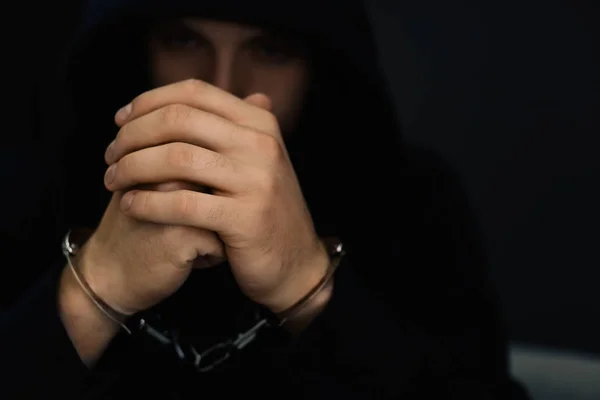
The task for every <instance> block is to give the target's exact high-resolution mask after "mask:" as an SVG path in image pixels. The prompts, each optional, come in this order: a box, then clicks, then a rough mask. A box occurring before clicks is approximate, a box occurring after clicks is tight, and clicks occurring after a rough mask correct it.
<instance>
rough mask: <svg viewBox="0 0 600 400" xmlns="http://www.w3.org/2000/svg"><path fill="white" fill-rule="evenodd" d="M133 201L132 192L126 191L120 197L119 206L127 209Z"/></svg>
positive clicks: (124, 209)
mask: <svg viewBox="0 0 600 400" xmlns="http://www.w3.org/2000/svg"><path fill="white" fill-rule="evenodd" d="M132 203H133V193H131V192H127V193H125V195H124V196H123V198H122V199H121V208H122V209H123V211H127V210H129V209H130V208H131V204H132Z"/></svg>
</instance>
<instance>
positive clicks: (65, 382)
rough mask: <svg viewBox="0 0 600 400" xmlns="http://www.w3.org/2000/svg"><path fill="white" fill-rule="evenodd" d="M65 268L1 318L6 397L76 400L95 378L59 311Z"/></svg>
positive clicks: (38, 285) (0, 388)
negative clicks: (61, 276)
mask: <svg viewBox="0 0 600 400" xmlns="http://www.w3.org/2000/svg"><path fill="white" fill-rule="evenodd" d="M59 274H60V269H56V270H53V271H51V273H49V274H48V275H47V276H45V277H44V279H42V280H40V281H39V282H38V283H37V284H36V286H35V287H34V288H32V290H30V291H29V292H27V294H26V295H25V296H24V297H22V298H21V299H20V300H19V301H18V302H17V304H16V305H14V306H13V307H11V308H10V309H9V310H8V311H6V312H3V313H2V315H0V354H1V355H2V357H1V365H2V371H3V372H2V374H3V379H2V384H1V385H0V390H1V392H2V397H3V398H7V399H16V398H27V399H34V398H36V399H37V398H51V397H57V398H58V397H60V398H75V394H76V393H79V391H80V389H81V386H80V384H81V383H83V382H84V381H85V380H86V379H87V378H88V376H89V370H88V368H87V367H86V366H85V365H84V364H83V362H82V361H81V359H80V358H79V355H78V354H77V351H76V350H75V348H74V346H73V344H72V343H71V340H70V338H69V336H68V334H67V332H66V330H65V328H64V326H63V324H62V321H61V319H60V317H59V314H58V311H57V295H56V293H57V290H56V287H57V284H58V279H59Z"/></svg>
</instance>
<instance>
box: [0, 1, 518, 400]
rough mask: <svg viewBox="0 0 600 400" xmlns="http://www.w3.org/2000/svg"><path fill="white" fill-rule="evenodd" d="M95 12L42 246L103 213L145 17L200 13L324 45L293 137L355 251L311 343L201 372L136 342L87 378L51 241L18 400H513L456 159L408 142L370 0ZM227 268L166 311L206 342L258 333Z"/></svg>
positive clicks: (278, 341) (37, 263)
mask: <svg viewBox="0 0 600 400" xmlns="http://www.w3.org/2000/svg"><path fill="white" fill-rule="evenodd" d="M86 10H87V11H86V13H85V18H84V24H83V29H82V31H81V32H80V34H79V35H78V36H77V41H76V42H75V43H74V44H73V49H72V51H71V53H70V57H69V62H68V65H66V66H65V72H66V74H65V76H64V78H65V80H66V86H67V88H68V90H67V91H66V93H67V96H68V98H69V104H70V108H69V110H70V111H69V112H70V114H68V115H69V116H70V118H69V119H68V124H67V125H64V126H61V127H60V129H49V130H48V132H47V133H46V135H47V136H46V140H47V142H46V143H48V148H51V149H52V151H51V152H50V153H51V154H52V158H53V161H54V163H53V165H56V166H57V167H56V172H55V173H54V174H53V175H55V177H58V179H56V180H53V181H52V182H53V183H52V185H51V186H52V188H53V190H55V191H56V195H53V196H51V197H52V198H53V199H55V200H56V204H55V205H54V204H53V205H52V207H50V208H51V210H52V211H51V213H52V218H50V219H48V218H46V219H44V218H41V219H40V221H46V222H45V224H46V226H39V227H38V228H37V229H33V230H32V231H35V233H31V234H30V236H28V237H27V238H26V239H27V242H28V243H38V242H40V243H41V242H43V243H49V244H54V243H57V242H58V239H59V237H58V235H60V234H62V233H64V232H66V230H67V229H68V228H69V227H73V226H91V227H93V226H95V225H96V224H97V223H98V222H99V219H100V217H101V216H102V213H103V211H104V208H105V206H106V204H107V200H108V198H109V193H108V192H107V191H106V190H105V189H104V186H103V184H102V177H103V174H104V170H105V168H106V166H105V164H104V162H103V153H104V150H105V148H106V145H107V144H108V143H109V142H110V141H111V140H112V138H113V137H114V135H115V133H116V127H115V126H114V123H113V115H114V112H115V110H116V109H118V108H119V107H120V106H122V105H123V104H126V103H127V102H128V101H129V100H130V99H132V98H133V97H134V96H136V95H137V94H139V93H140V92H142V91H144V90H147V89H149V84H148V71H147V65H148V64H147V55H146V50H145V46H144V45H143V43H144V39H145V32H146V29H145V27H147V26H148V25H149V24H150V23H151V22H152V21H153V20H155V19H156V18H157V17H160V18H166V17H177V16H182V15H186V16H190V15H199V16H203V17H209V18H216V19H224V20H230V21H239V22H243V23H250V24H259V25H262V26H265V25H267V26H270V27H273V28H277V29H285V30H289V31H291V32H293V33H297V34H302V35H304V36H305V37H306V39H307V40H308V41H309V43H311V45H312V48H313V49H314V61H315V75H314V80H313V83H312V86H311V90H310V95H309V100H308V102H307V105H306V107H305V110H304V114H303V116H302V118H301V123H300V125H299V128H298V129H297V131H296V132H294V133H293V134H292V135H289V136H288V137H289V139H286V145H287V146H288V149H289V151H290V155H291V157H292V160H293V163H294V167H295V168H296V170H297V173H298V176H299V179H300V182H301V185H302V188H303V191H304V194H305V197H306V199H307V202H308V205H309V208H310V210H311V214H312V215H313V218H314V220H315V224H316V227H317V230H318V232H319V233H320V234H322V235H330V234H336V235H338V236H340V237H341V238H342V240H343V241H344V243H345V244H346V248H347V249H348V253H347V256H346V257H345V258H344V259H343V261H342V264H341V266H340V268H339V272H337V273H336V276H335V282H336V284H335V293H334V295H333V298H332V300H331V301H330V303H329V304H328V306H327V307H326V309H325V311H324V312H323V313H322V314H321V315H320V316H319V317H318V318H317V319H316V320H315V321H314V322H313V323H312V324H311V326H310V327H309V328H308V329H307V330H306V331H305V332H303V334H302V335H301V336H300V337H299V338H297V339H290V338H288V337H287V336H286V335H285V334H283V333H281V332H268V333H265V334H263V335H262V336H261V337H260V338H259V339H258V340H257V341H255V342H253V343H251V344H250V345H249V346H248V347H247V348H246V349H244V351H242V352H241V353H240V354H239V356H237V357H233V358H232V359H231V360H229V362H227V363H225V364H224V365H223V366H222V367H221V368H219V369H217V370H215V371H212V372H209V373H206V374H199V373H197V372H196V371H192V370H190V369H188V368H186V367H184V366H180V365H179V364H177V363H176V361H175V359H174V358H171V357H170V355H169V354H167V352H163V351H162V349H159V348H158V347H156V348H155V347H154V344H153V343H151V341H147V340H143V339H140V338H129V337H126V336H125V335H121V336H118V337H117V338H116V339H115V340H114V341H113V342H112V344H111V346H110V347H109V349H108V350H107V352H106V353H105V355H104V356H103V357H102V358H101V360H100V362H99V363H98V365H97V366H96V367H95V368H94V369H93V370H91V371H90V370H88V369H87V368H86V367H85V366H84V365H83V363H82V362H81V361H80V359H79V357H78V355H77V353H76V351H75V349H74V347H73V345H72V344H71V342H70V340H69V337H68V335H67V333H66V332H65V329H64V327H63V326H62V323H61V321H60V318H59V316H58V312H57V307H56V287H57V282H58V276H59V273H60V271H61V269H62V268H63V266H64V264H65V261H64V260H63V259H62V258H61V254H60V251H59V248H55V249H48V250H45V249H44V250H39V251H37V252H35V254H31V255H28V257H27V261H22V262H24V263H27V264H28V265H29V266H30V268H31V270H36V269H38V270H40V269H50V273H48V274H47V276H46V277H45V278H44V279H42V280H40V282H39V283H38V284H37V285H35V287H34V288H32V289H31V290H30V291H29V292H28V293H26V294H25V295H24V296H22V298H21V299H20V300H19V301H18V302H17V303H16V304H14V305H13V306H12V307H11V308H10V309H9V310H8V311H7V312H5V313H4V314H3V315H2V319H1V321H0V322H1V328H2V330H1V333H0V335H1V336H0V339H1V340H0V351H1V356H2V357H1V361H0V362H1V363H2V364H1V365H3V367H4V371H10V372H8V374H9V376H10V379H8V380H4V379H3V382H2V384H1V385H0V390H2V391H3V390H6V389H7V390H8V393H9V396H8V397H5V396H2V397H3V398H41V397H42V396H43V397H60V398H65V397H66V398H130V397H131V396H135V398H142V397H143V396H147V397H149V398H155V397H156V398H202V397H204V398H213V397H217V396H219V397H225V398H229V397H234V396H235V397H236V398H239V396H240V395H246V396H255V397H263V396H265V397H270V396H274V395H278V396H281V397H285V398H305V399H329V398H333V397H335V398H338V397H339V398H452V399H466V398H477V399H487V398H490V399H496V398H509V397H510V396H511V395H510V393H511V388H512V384H511V381H510V379H509V376H508V371H507V370H508V366H507V362H506V343H505V340H504V337H503V335H502V333H501V329H500V326H499V318H498V312H497V309H496V307H495V302H494V299H493V293H492V291H491V289H490V287H489V285H488V284H487V278H486V274H485V271H484V268H485V258H484V256H483V254H482V250H481V245H480V243H479V235H478V232H477V230H476V228H475V226H474V223H473V221H472V218H471V216H470V213H469V211H468V208H467V206H466V201H465V199H464V196H463V193H462V190H460V187H459V186H458V185H457V183H456V181H455V179H454V178H453V177H452V175H451V174H450V173H449V172H448V171H447V168H446V167H445V166H444V165H443V164H442V163H440V162H439V161H437V159H436V158H435V157H432V156H430V155H428V154H426V153H424V152H421V151H416V150H415V149H412V148H410V147H409V146H407V145H403V144H401V142H400V141H399V137H400V135H399V126H398V124H397V121H396V118H395V115H394V112H393V110H392V106H391V101H390V97H389V95H388V93H387V92H386V85H385V80H384V78H383V73H382V69H381V66H380V65H379V63H378V60H377V52H376V48H375V45H374V41H373V37H372V33H371V29H370V26H369V23H368V20H367V17H366V12H365V10H364V6H363V4H362V2H359V1H354V0H346V1H344V2H340V3H334V2H325V1H318V2H317V1H315V0H304V1H302V2H300V1H296V2H291V1H281V0H279V1H275V0H263V1H248V0H245V1H242V0H237V1H235V0H219V1H199V0H195V1H182V0H170V1H133V0H131V1H124V0H123V1H117V0H96V1H90V2H89V4H88V7H87V9H86ZM66 112H67V111H66V110H65V113H66ZM63 132H66V133H67V134H62V133H63ZM49 220H50V221H55V220H57V221H58V222H57V223H55V224H52V226H47V225H48V222H47V221H49ZM23 240H25V239H24V238H23ZM38 249H43V247H38ZM228 272H229V271H228V268H227V265H226V264H224V265H222V266H219V267H216V268H213V269H211V270H207V271H201V272H194V273H193V274H192V276H191V277H190V279H189V280H188V281H187V282H186V284H185V285H184V286H183V287H182V289H181V290H180V291H179V292H178V293H176V294H175V295H174V296H172V298H170V299H168V300H167V301H165V302H164V303H163V304H160V305H159V306H158V307H157V310H159V311H160V313H161V314H162V315H163V316H164V317H165V319H166V321H167V325H169V326H174V327H177V328H180V329H181V331H182V332H185V334H186V336H187V337H188V338H189V339H190V340H191V341H192V342H193V343H194V344H195V345H196V346H197V347H199V348H202V347H206V346H209V345H210V344H211V343H214V342H215V341H217V340H219V339H221V338H223V337H227V336H231V335H232V334H233V333H235V332H237V331H238V330H239V329H243V328H244V327H247V326H245V325H244V324H245V323H247V318H246V314H247V313H248V312H249V311H248V310H249V309H248V307H247V306H248V304H247V300H245V299H244V298H243V297H242V296H241V295H240V293H239V291H238V290H237V288H236V286H235V284H233V280H232V277H231V276H230V275H229V274H228ZM215 304H218V305H219V307H215V306H214V305H215ZM5 374H6V373H5ZM5 376H6V375H5Z"/></svg>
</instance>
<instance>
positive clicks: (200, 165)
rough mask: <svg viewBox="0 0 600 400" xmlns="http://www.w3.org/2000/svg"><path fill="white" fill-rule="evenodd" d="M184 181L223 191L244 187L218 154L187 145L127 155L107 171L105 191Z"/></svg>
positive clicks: (165, 146) (231, 168)
mask: <svg viewBox="0 0 600 400" xmlns="http://www.w3.org/2000/svg"><path fill="white" fill-rule="evenodd" d="M172 181H184V182H190V183H193V184H197V185H203V186H208V187H211V188H215V189H218V190H220V191H223V192H227V193H229V192H233V191H237V190H240V189H242V188H243V179H242V175H241V174H239V173H235V171H234V168H233V165H232V162H231V161H230V160H229V159H228V158H226V157H224V156H222V155H221V154H219V153H215V152H213V151H211V150H207V149H204V148H202V147H198V146H193V145H190V144H187V143H169V144H166V145H162V146H155V147H149V148H145V149H142V150H138V151H135V152H133V153H130V154H127V155H126V156H125V157H123V158H122V159H121V160H119V162H117V163H116V164H113V165H111V166H110V167H109V168H108V170H107V171H106V175H105V185H106V188H107V189H108V190H111V191H120V190H125V189H130V188H133V187H135V186H138V185H140V184H152V183H163V182H172Z"/></svg>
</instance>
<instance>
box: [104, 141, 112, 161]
mask: <svg viewBox="0 0 600 400" xmlns="http://www.w3.org/2000/svg"><path fill="white" fill-rule="evenodd" d="M114 156H115V141H114V140H113V141H112V142H111V143H110V144H109V145H108V147H107V148H106V154H105V155H104V159H105V160H106V162H107V163H108V164H111V163H112V162H113V161H114V160H113V158H114Z"/></svg>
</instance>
